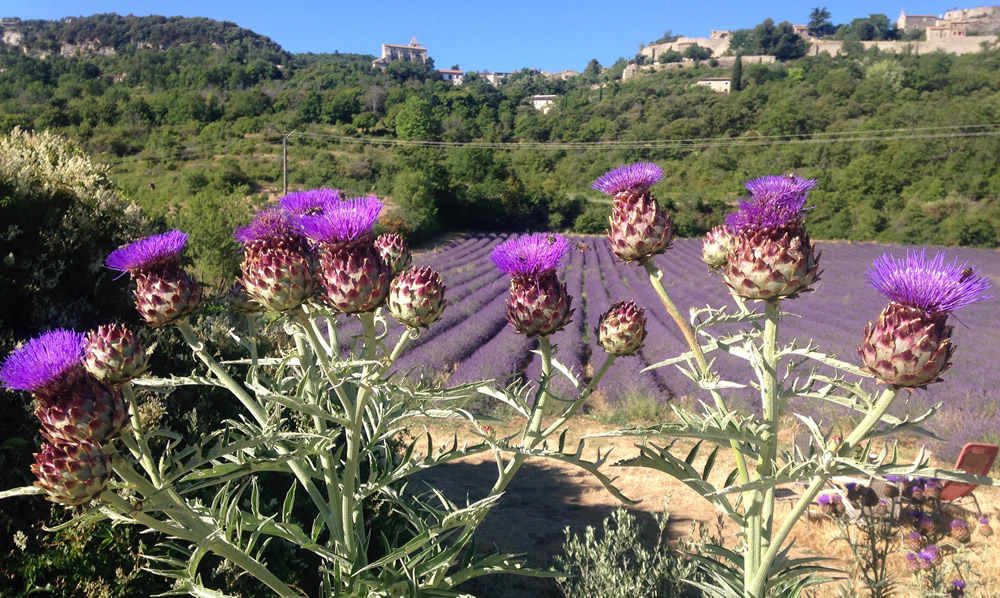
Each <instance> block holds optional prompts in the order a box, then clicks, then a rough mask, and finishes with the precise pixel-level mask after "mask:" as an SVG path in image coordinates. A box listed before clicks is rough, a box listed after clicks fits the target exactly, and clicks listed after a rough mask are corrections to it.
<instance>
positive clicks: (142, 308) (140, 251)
mask: <svg viewBox="0 0 1000 598" xmlns="http://www.w3.org/2000/svg"><path fill="white" fill-rule="evenodd" d="M186 243H187V235H186V234H184V233H182V232H181V231H178V230H174V231H170V232H168V233H164V234H162V235H153V236H151V237H146V238H144V239H139V240H138V241H135V242H133V243H131V244H129V245H126V246H125V247H121V248H118V249H116V250H114V251H113V252H111V255H109V256H108V259H107V260H105V262H104V263H105V265H106V266H107V267H108V268H110V269H111V270H117V271H119V272H128V273H129V274H131V275H132V278H133V279H135V283H136V288H135V292H134V293H135V307H136V310H138V312H139V315H141V316H142V318H143V320H145V321H146V323H147V324H149V325H150V326H152V327H154V328H156V327H159V326H164V325H166V324H170V323H172V322H175V321H177V320H180V319H181V318H184V317H187V316H188V315H189V314H191V313H192V312H194V311H195V310H196V309H198V307H199V306H200V305H201V286H200V285H198V283H197V282H196V281H195V280H194V279H193V278H191V276H189V275H188V273H187V272H185V271H184V270H183V269H182V268H181V267H180V266H179V265H178V261H179V260H180V254H181V251H183V249H184V245H185V244H186Z"/></svg>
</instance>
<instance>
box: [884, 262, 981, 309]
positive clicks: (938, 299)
mask: <svg viewBox="0 0 1000 598" xmlns="http://www.w3.org/2000/svg"><path fill="white" fill-rule="evenodd" d="M979 273H980V271H979V270H973V269H972V268H970V267H969V263H968V262H965V263H964V264H961V265H959V263H958V259H957V258H956V259H955V260H954V261H953V262H952V263H950V264H948V263H945V261H944V253H943V252H938V253H937V254H936V255H935V256H934V257H933V258H931V259H928V258H927V250H926V249H921V250H920V253H917V252H916V251H915V250H910V251H907V252H906V258H905V259H896V258H894V257H893V256H891V255H889V254H883V255H882V257H880V258H876V259H875V263H874V264H872V267H871V268H869V269H868V284H870V285H871V286H872V287H874V288H875V290H877V291H878V292H880V293H882V294H883V295H885V296H886V297H888V298H889V300H891V301H894V302H896V303H899V304H901V305H905V306H907V307H913V308H916V309H921V310H923V311H925V312H928V313H948V312H952V311H955V310H956V309H959V308H961V307H965V306H966V305H968V304H970V303H975V302H976V301H981V300H983V299H989V297H988V296H986V295H983V293H984V292H986V290H987V289H989V288H990V282H989V280H988V279H987V278H986V277H984V276H980V275H979Z"/></svg>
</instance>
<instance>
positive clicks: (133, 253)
mask: <svg viewBox="0 0 1000 598" xmlns="http://www.w3.org/2000/svg"><path fill="white" fill-rule="evenodd" d="M187 239H188V236H187V233H183V232H181V231H179V230H172V231H170V232H167V233H163V234H162V235H152V236H149V237H146V238H144V239H139V240H138V241H133V242H132V243H130V244H128V245H126V246H124V247H119V248H118V249H115V250H114V251H112V252H111V255H109V256H108V259H106V260H104V265H105V266H107V267H108V268H109V269H111V270H117V271H118V272H128V273H130V274H134V273H135V272H141V271H143V270H154V269H157V268H159V267H162V266H166V265H168V264H176V263H177V260H178V259H179V258H180V255H181V251H183V250H184V245H185V244H187Z"/></svg>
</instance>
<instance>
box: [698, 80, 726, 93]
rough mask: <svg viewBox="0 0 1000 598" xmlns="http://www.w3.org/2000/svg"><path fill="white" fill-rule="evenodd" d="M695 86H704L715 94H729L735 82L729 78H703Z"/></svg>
mask: <svg viewBox="0 0 1000 598" xmlns="http://www.w3.org/2000/svg"><path fill="white" fill-rule="evenodd" d="M694 84H695V85H703V86H705V87H707V88H709V89H711V90H712V91H714V92H715V93H729V91H730V89H731V87H732V84H733V82H732V79H730V78H729V77H702V78H701V79H698V80H697V81H695V82H694Z"/></svg>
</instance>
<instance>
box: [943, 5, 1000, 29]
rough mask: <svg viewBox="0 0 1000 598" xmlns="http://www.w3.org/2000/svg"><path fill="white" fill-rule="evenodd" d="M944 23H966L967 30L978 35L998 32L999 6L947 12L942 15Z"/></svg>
mask: <svg viewBox="0 0 1000 598" xmlns="http://www.w3.org/2000/svg"><path fill="white" fill-rule="evenodd" d="M944 20H946V21H966V22H967V23H969V30H970V31H976V32H978V33H997V32H1000V6H980V7H977V8H963V9H960V10H949V11H948V12H946V13H944Z"/></svg>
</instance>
